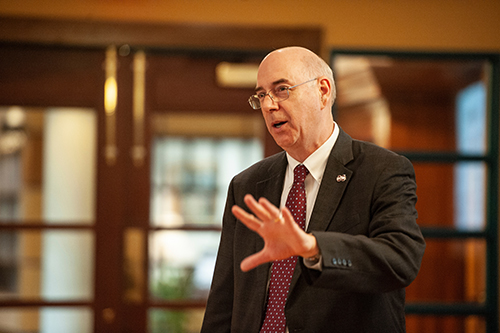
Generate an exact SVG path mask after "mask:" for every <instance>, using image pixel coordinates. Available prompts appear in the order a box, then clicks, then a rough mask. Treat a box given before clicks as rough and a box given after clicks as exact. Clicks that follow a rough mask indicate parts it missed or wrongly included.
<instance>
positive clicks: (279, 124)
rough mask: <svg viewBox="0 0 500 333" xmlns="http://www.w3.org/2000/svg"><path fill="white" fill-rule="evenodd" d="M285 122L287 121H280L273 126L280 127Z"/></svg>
mask: <svg viewBox="0 0 500 333" xmlns="http://www.w3.org/2000/svg"><path fill="white" fill-rule="evenodd" d="M284 124H286V121H281V122H278V123H275V124H273V127H275V128H280V127H281V126H283V125H284Z"/></svg>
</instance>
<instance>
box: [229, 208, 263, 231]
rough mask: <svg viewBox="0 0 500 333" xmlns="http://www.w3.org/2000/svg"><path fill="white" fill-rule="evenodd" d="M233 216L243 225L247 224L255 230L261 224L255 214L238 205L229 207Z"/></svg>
mask: <svg viewBox="0 0 500 333" xmlns="http://www.w3.org/2000/svg"><path fill="white" fill-rule="evenodd" d="M231 211H232V212H233V214H234V216H235V217H236V218H237V219H238V220H240V221H241V222H242V223H243V224H244V225H246V226H247V228H248V229H250V230H253V231H256V230H257V229H258V228H259V227H260V226H261V224H262V222H261V221H259V220H258V219H257V218H255V216H253V215H252V214H249V213H247V212H246V211H245V210H244V209H243V208H241V207H238V206H233V207H232V208H231Z"/></svg>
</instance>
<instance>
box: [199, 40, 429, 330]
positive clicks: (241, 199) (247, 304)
mask: <svg viewBox="0 0 500 333" xmlns="http://www.w3.org/2000/svg"><path fill="white" fill-rule="evenodd" d="M334 100H335V86H334V80H333V75H332V71H331V69H330V68H329V66H328V65H327V64H326V63H325V62H324V61H323V60H322V59H320V58H319V57H318V56H317V55H315V54H314V53H312V52H311V51H309V50H307V49H304V48H300V47H288V48H283V49H279V50H276V51H273V52H271V53H270V54H269V55H268V56H266V57H265V58H264V60H263V61H262V62H261V64H260V66H259V71H258V76H257V88H256V95H254V96H252V97H251V98H250V100H249V102H250V104H251V105H252V107H254V108H256V109H258V108H260V109H261V111H262V115H263V117H264V120H265V122H266V126H267V129H268V130H269V132H270V133H271V135H272V136H273V138H274V140H275V141H276V143H277V144H278V145H279V146H280V147H282V148H283V149H284V150H285V152H282V153H279V154H276V155H274V156H271V157H269V158H266V159H264V160H262V161H260V162H258V163H256V164H255V165H253V166H251V167H250V168H248V169H247V170H245V171H243V172H242V173H240V174H239V175H237V176H235V177H234V179H233V180H232V182H231V184H230V186H229V191H228V197H227V204H226V209H225V212H224V217H223V229H222V235H221V242H220V247H219V253H218V257H217V263H216V267H215V272H214V276H213V282H212V288H211V292H210V296H209V298H208V303H207V308H206V313H205V318H204V322H203V327H202V332H217V333H219V332H233V333H234V332H254V333H257V332H285V331H288V332H307V333H311V332H321V333H323V332H337V333H343V332H349V333H352V332H355V333H358V332H383V333H390V332H405V318H404V302H405V291H404V288H405V287H406V286H408V285H409V284H410V283H411V282H412V281H413V280H414V278H415V277H416V275H417V273H418V270H419V268H420V262H421V259H422V256H423V253H424V248H425V242H424V239H423V237H422V234H421V232H420V229H419V227H418V226H417V224H416V218H417V212H416V210H415V203H416V200H417V197H416V194H415V191H416V184H415V176H414V171H413V167H412V165H411V163H410V162H409V161H408V160H407V159H406V158H404V157H402V156H399V155H397V154H395V153H392V152H390V151H388V150H385V149H383V148H380V147H377V146H375V145H373V144H369V143H365V142H360V141H356V140H353V139H351V137H349V136H348V135H347V134H346V133H345V132H344V131H342V129H340V128H339V126H338V125H337V124H336V123H335V122H334V120H333V116H332V113H331V107H332V105H333V102H334ZM297 165H298V166H299V167H298V168H297V169H299V168H302V169H301V172H300V174H301V175H302V176H294V168H295V166H297ZM295 177H296V178H295ZM300 177H302V178H301V179H299V178H300ZM304 177H305V180H303V178H304ZM297 179H299V180H297ZM292 184H293V185H292ZM289 192H290V193H293V194H290V196H291V197H292V198H291V199H290V198H289V197H288V196H289ZM304 192H305V193H304ZM304 196H305V199H303V197H304ZM297 197H298V198H301V199H297ZM289 200H290V202H289ZM278 207H280V208H278ZM302 212H303V213H302ZM295 220H301V221H302V220H305V230H303V229H302V228H301V226H299V224H300V223H304V222H299V221H295ZM298 223H299V224H298ZM297 257H298V260H297V261H287V260H291V259H292V258H297ZM282 262H287V264H281V263H282ZM290 262H291V263H290ZM283 265H289V266H290V265H291V269H289V268H286V269H283V268H281V267H282V266H283ZM280 270H281V271H283V270H288V271H291V272H290V274H293V277H290V278H289V279H291V280H286V279H287V278H285V280H286V281H288V282H286V283H285V282H283V283H282V282H275V281H276V276H280V280H281V279H282V278H281V276H282V275H280V274H285V273H281V272H280ZM278 272H279V273H278ZM282 284H283V285H285V286H282ZM280 288H285V289H284V290H285V291H284V292H283V291H280V292H281V293H282V294H283V295H281V296H284V298H283V299H281V300H279V301H276V300H277V299H279V297H281V296H279V292H278V296H275V293H276V292H277V290H278V289H279V290H283V289H280ZM276 303H282V305H281V306H280V305H279V304H276Z"/></svg>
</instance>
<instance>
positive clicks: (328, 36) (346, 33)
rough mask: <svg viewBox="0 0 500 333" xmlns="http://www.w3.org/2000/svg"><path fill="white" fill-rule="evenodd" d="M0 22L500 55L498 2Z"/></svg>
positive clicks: (31, 8) (273, 5)
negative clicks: (243, 29)
mask: <svg viewBox="0 0 500 333" xmlns="http://www.w3.org/2000/svg"><path fill="white" fill-rule="evenodd" d="M0 15H2V16H24V17H44V18H70V19H71V18H77V19H90V20H121V21H141V22H159V23H161V22H165V23H180V22H182V23H214V24H236V25H259V26H262V25H264V26H297V25H314V26H318V25H319V26H321V27H322V28H323V29H324V45H325V47H326V48H325V52H326V53H325V55H327V54H328V50H329V49H331V48H334V47H335V48H355V49H397V50H424V51H429V50H443V51H488V52H498V51H500V38H498V31H500V20H499V19H498V17H500V1H498V0H480V1H475V0H460V1H457V0H439V1H437V0H420V1H412V0H401V1H398V0H380V1H371V0H357V1H348V0H332V1H326V0H308V1H304V0H266V1H261V0H210V1H206V0H163V1H162V0H104V1H103V0H17V1H12V0H0Z"/></svg>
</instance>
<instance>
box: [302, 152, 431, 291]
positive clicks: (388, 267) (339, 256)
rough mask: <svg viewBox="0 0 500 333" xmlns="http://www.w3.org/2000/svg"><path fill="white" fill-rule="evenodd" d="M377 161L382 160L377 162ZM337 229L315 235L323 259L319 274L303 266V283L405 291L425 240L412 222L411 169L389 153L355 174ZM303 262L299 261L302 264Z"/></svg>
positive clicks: (414, 213)
mask: <svg viewBox="0 0 500 333" xmlns="http://www.w3.org/2000/svg"><path fill="white" fill-rule="evenodd" d="M379 160H380V159H379ZM348 191H349V192H347V193H346V194H344V196H343V198H342V200H343V201H342V202H341V204H340V206H339V209H338V210H337V212H336V213H335V216H334V218H333V221H332V223H331V224H330V225H331V226H332V227H331V229H332V230H335V229H334V226H335V225H336V224H339V223H340V222H339V221H340V220H342V221H341V222H342V223H341V224H344V225H345V219H348V220H351V221H350V222H349V223H348V224H349V225H350V226H351V227H350V229H348V230H345V231H342V232H340V231H332V230H331V229H330V228H329V230H323V231H313V232H312V234H313V235H314V236H315V237H316V239H317V241H318V246H319V248H320V250H321V254H322V271H321V272H319V271H315V270H311V269H307V268H306V267H305V266H304V265H303V272H304V275H305V278H306V281H307V282H308V283H309V284H312V285H314V286H315V287H320V288H329V289H334V290H339V291H340V290H341V291H347V292H360V293H378V292H387V291H392V290H395V289H400V288H404V287H406V286H408V285H409V284H410V283H411V282H412V281H413V280H414V279H415V277H416V275H417V273H418V271H419V269H420V263H421V260H422V256H423V253H424V249H425V241H424V239H423V236H422V234H421V232H420V228H419V227H418V225H417V223H416V219H417V211H416V209H415V204H416V201H417V196H416V182H415V174H414V170H413V166H412V165H411V163H410V162H409V161H408V160H407V159H406V158H405V157H402V156H399V155H396V154H387V155H386V156H384V159H383V162H381V163H379V165H377V166H375V167H372V168H370V170H367V169H366V168H365V167H360V168H359V169H356V170H354V172H353V179H352V180H351V182H350V183H349V185H348ZM300 262H302V261H300Z"/></svg>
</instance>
